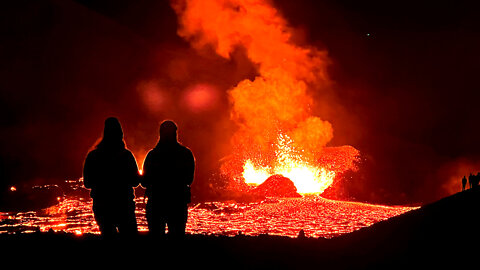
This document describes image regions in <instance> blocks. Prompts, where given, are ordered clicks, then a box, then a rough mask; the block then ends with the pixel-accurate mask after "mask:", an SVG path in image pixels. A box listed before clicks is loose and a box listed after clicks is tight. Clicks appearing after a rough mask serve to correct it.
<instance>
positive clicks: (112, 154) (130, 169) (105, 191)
mask: <svg viewBox="0 0 480 270" xmlns="http://www.w3.org/2000/svg"><path fill="white" fill-rule="evenodd" d="M83 181H84V185H85V187H86V188H89V189H91V192H90V196H91V197H92V199H93V207H92V208H93V213H94V215H95V220H96V222H97V225H98V227H99V228H100V232H101V233H102V235H103V236H106V237H109V236H112V235H114V234H116V233H117V230H118V232H119V233H120V234H121V235H135V234H136V233H137V221H136V218H135V201H134V200H133V199H134V197H135V196H134V192H133V187H136V186H138V184H139V182H140V178H139V174H138V167H137V162H136V160H135V158H134V157H133V155H132V153H131V152H130V151H129V150H127V149H126V148H125V142H124V141H123V131H122V127H121V126H120V122H119V121H118V119H117V118H114V117H110V118H107V119H106V120H105V129H104V132H103V138H102V140H101V141H100V143H99V144H98V145H97V146H96V147H95V149H94V150H92V151H91V152H89V153H88V155H87V158H86V159H85V164H84V167H83Z"/></svg>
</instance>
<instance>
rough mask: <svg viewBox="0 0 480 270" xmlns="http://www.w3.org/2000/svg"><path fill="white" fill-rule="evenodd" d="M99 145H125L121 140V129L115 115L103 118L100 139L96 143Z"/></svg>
mask: <svg viewBox="0 0 480 270" xmlns="http://www.w3.org/2000/svg"><path fill="white" fill-rule="evenodd" d="M101 146H121V147H125V143H124V142H123V130H122V126H121V125H120V122H119V121H118V119H117V118H115V117H109V118H107V119H106V120H105V127H104V129H103V138H102V141H101V142H100V143H99V144H98V145H97V147H101Z"/></svg>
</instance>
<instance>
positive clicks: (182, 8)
mask: <svg viewBox="0 0 480 270" xmlns="http://www.w3.org/2000/svg"><path fill="white" fill-rule="evenodd" d="M173 7H174V9H175V11H176V12H177V14H178V16H179V27H180V28H179V31H178V34H179V35H180V36H181V37H183V38H185V39H187V40H188V41H190V43H191V44H192V46H193V47H195V48H196V49H198V50H201V49H204V48H205V47H211V48H213V49H214V50H215V52H216V53H217V54H218V55H220V56H222V57H224V58H230V55H231V54H232V53H233V52H234V51H235V50H238V48H239V47H240V48H243V49H244V51H245V54H246V57H248V59H249V60H250V61H251V62H252V63H253V64H254V65H256V66H257V67H258V68H257V72H258V75H257V76H256V78H255V79H254V80H253V81H252V80H250V79H245V80H243V81H241V82H240V83H238V84H237V85H236V86H234V87H232V89H230V90H229V91H228V95H229V98H230V102H231V106H232V107H231V119H232V120H233V121H234V122H235V123H236V124H237V126H238V129H237V131H236V133H235V134H234V136H233V138H232V142H231V143H232V146H233V148H234V151H233V153H234V154H232V155H231V156H230V157H228V158H225V159H224V161H225V162H224V163H223V165H222V168H221V170H222V173H223V174H225V175H227V176H228V177H229V178H230V179H233V180H236V181H234V182H237V184H238V183H239V182H241V183H247V184H254V185H258V184H261V183H262V182H263V181H265V180H266V179H267V178H268V177H269V176H271V175H275V174H280V175H283V176H285V177H288V178H289V179H291V180H292V181H293V183H294V184H295V186H296V187H297V190H298V191H299V192H300V193H303V194H305V193H317V194H318V193H322V192H323V191H324V190H325V189H326V188H328V187H329V186H330V185H331V184H332V183H333V182H334V179H335V177H336V176H337V175H338V174H341V173H342V172H344V171H346V170H352V169H355V166H354V160H356V159H357V158H358V154H359V153H358V151H357V150H356V149H355V148H353V147H350V146H345V147H343V148H342V147H334V148H331V149H329V150H328V151H327V149H328V148H330V147H327V146H326V145H327V143H329V142H330V141H331V139H332V138H333V127H332V125H331V123H330V122H328V121H325V120H323V119H321V118H320V117H318V116H316V115H314V114H313V112H312V108H314V107H315V102H314V99H313V98H312V95H311V93H312V91H322V90H323V89H325V88H326V87H328V85H329V79H328V78H327V75H326V68H327V64H328V61H329V60H328V58H327V54H326V52H325V51H320V50H318V49H316V48H314V47H309V46H299V45H297V44H295V43H294V42H293V38H292V37H293V35H294V30H293V29H292V28H291V27H289V26H288V23H287V22H286V20H285V19H284V18H283V17H282V16H281V15H280V14H279V12H278V11H277V10H276V9H275V8H274V7H273V6H272V5H270V2H269V1H264V0H248V1H240V0H214V1H201V0H178V1H173ZM325 152H328V154H327V156H328V158H325ZM333 152H336V153H333ZM345 153H348V155H345ZM332 154H333V155H338V156H339V157H340V156H341V157H342V161H341V162H342V164H341V165H339V164H328V163H326V162H322V160H323V161H325V160H327V159H329V158H330V159H331V156H332ZM334 159H336V160H337V162H338V161H340V158H334ZM240 186H241V185H240Z"/></svg>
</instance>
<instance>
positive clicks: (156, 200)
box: [141, 121, 195, 239]
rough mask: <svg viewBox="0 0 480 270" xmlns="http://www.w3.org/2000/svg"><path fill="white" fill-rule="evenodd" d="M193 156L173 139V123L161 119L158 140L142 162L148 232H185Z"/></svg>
mask: <svg viewBox="0 0 480 270" xmlns="http://www.w3.org/2000/svg"><path fill="white" fill-rule="evenodd" d="M194 171H195V159H194V157H193V154H192V151H190V149H188V148H187V147H185V146H183V145H181V144H180V143H179V142H178V140H177V125H176V124H175V123H174V122H172V121H164V122H163V123H162V124H161V125H160V140H159V141H158V144H157V145H156V146H155V148H153V149H152V150H150V152H149V153H148V154H147V156H146V158H145V161H144V163H143V180H142V183H141V184H142V186H143V187H145V188H147V190H146V195H147V197H148V202H147V206H146V208H147V209H146V216H147V222H148V230H149V231H150V234H151V235H153V236H157V237H164V236H165V225H167V226H168V235H169V238H173V239H181V238H183V236H184V235H185V226H186V224H187V218H188V203H190V185H191V184H192V182H193V177H194Z"/></svg>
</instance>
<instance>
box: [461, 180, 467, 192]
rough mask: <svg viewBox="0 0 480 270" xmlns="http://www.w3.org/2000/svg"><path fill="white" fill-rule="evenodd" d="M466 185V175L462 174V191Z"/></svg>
mask: <svg viewBox="0 0 480 270" xmlns="http://www.w3.org/2000/svg"><path fill="white" fill-rule="evenodd" d="M466 186H467V177H466V176H463V178H462V191H464V190H465V187H466Z"/></svg>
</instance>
